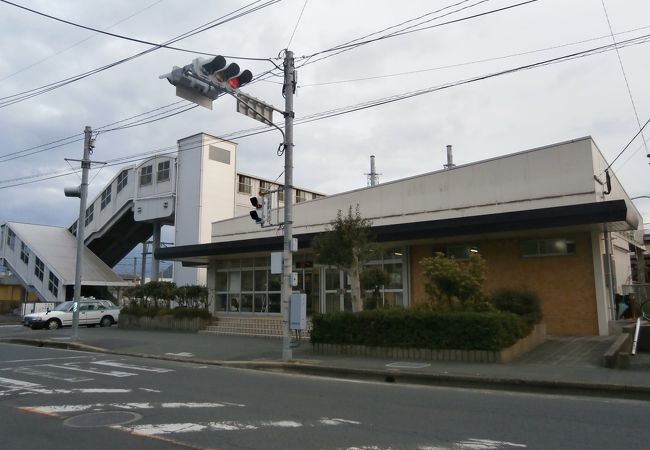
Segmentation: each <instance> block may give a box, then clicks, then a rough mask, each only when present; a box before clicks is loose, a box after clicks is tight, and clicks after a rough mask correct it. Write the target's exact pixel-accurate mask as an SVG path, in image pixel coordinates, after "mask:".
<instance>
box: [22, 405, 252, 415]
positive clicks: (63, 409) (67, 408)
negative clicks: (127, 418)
mask: <svg viewBox="0 0 650 450" xmlns="http://www.w3.org/2000/svg"><path fill="white" fill-rule="evenodd" d="M159 406H160V407H162V408H223V407H225V406H228V404H226V403H194V402H188V403H150V402H142V403H135V402H134V403H90V404H86V405H47V406H30V407H28V409H29V411H32V412H39V413H44V414H56V413H67V412H75V411H88V410H93V411H101V410H102V409H115V408H117V409H127V410H130V409H154V408H156V407H159ZM235 406H245V405H235Z"/></svg>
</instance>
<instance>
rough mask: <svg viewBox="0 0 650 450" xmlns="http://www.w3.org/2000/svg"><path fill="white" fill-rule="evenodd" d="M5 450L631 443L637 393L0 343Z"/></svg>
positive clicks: (641, 405)
mask: <svg viewBox="0 0 650 450" xmlns="http://www.w3.org/2000/svg"><path fill="white" fill-rule="evenodd" d="M0 411H1V413H0V414H2V421H0V432H1V436H2V445H1V446H0V447H1V448H7V449H14V448H16V449H18V448H20V449H25V450H29V449H39V450H40V449H42V448H44V447H50V448H56V449H86V448H93V449H98V450H101V449H115V448H120V449H136V448H137V449H149V448H151V449H154V448H155V449H176V448H195V449H240V448H245V449H269V450H270V449H303V450H307V449H347V450H351V449H364V450H365V449H367V450H370V449H373V450H388V449H392V450H396V449H422V450H433V449H437V450H442V449H521V448H526V449H614V448H625V449H641V448H647V445H648V441H649V440H650V427H649V426H648V414H647V411H648V404H647V402H643V401H633V400H611V399H598V398H584V397H571V396H548V395H538V394H522V393H516V394H515V393H504V392H494V391H481V390H469V389H451V388H434V387H423V386H405V385H396V384H390V383H368V382H351V381H343V380H334V379H325V378H317V377H306V376H299V375H288V374H280V373H269V372H259V371H247V370H239V369H228V368H221V367H214V366H204V365H197V364H189V363H182V362H171V361H159V360H151V359H140V358H131V357H119V356H110V355H98V354H90V353H84V352H77V351H69V350H58V349H52V348H39V347H29V346H20V345H11V344H0Z"/></svg>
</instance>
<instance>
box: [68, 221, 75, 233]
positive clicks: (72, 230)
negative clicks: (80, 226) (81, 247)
mask: <svg viewBox="0 0 650 450" xmlns="http://www.w3.org/2000/svg"><path fill="white" fill-rule="evenodd" d="M69 229H70V233H72V234H73V235H75V236H76V235H77V221H76V220H75V221H74V223H73V224H72V226H71V227H70V228H69Z"/></svg>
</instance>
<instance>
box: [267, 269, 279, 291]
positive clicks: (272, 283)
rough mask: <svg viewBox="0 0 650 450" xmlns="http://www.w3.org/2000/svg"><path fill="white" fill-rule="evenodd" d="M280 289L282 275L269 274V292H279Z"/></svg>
mask: <svg viewBox="0 0 650 450" xmlns="http://www.w3.org/2000/svg"><path fill="white" fill-rule="evenodd" d="M281 287H282V275H281V274H279V273H275V274H273V273H272V274H269V291H279V290H280V289H281Z"/></svg>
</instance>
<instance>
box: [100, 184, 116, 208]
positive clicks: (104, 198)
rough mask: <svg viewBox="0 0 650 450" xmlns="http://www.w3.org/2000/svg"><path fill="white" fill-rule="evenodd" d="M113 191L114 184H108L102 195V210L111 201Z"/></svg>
mask: <svg viewBox="0 0 650 450" xmlns="http://www.w3.org/2000/svg"><path fill="white" fill-rule="evenodd" d="M112 193H113V185H108V187H107V188H106V189H104V191H103V192H102V195H101V200H100V203H101V210H102V211H103V210H104V208H106V207H107V206H108V205H110V203H111V194H112Z"/></svg>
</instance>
